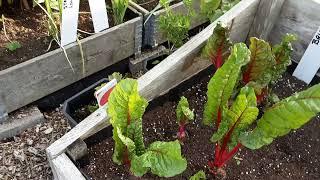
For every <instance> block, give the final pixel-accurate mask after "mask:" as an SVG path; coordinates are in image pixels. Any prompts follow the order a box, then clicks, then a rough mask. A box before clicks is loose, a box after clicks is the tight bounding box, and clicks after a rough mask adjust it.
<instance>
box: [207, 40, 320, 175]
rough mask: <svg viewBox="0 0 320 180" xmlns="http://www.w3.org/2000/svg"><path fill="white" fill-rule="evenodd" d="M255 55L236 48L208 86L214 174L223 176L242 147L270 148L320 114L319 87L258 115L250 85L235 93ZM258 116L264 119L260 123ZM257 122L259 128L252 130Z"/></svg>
mask: <svg viewBox="0 0 320 180" xmlns="http://www.w3.org/2000/svg"><path fill="white" fill-rule="evenodd" d="M252 40H253V39H252ZM253 41H255V40H253ZM282 44H283V43H282ZM276 47H280V46H276ZM251 48H252V47H251ZM276 49H277V50H279V48H276ZM251 51H252V50H251ZM253 52H254V51H253ZM252 55H253V54H252V52H250V50H249V49H248V48H247V47H246V45H245V44H242V43H238V44H235V45H234V46H233V48H232V51H231V55H230V56H229V58H228V60H227V61H225V63H224V64H223V66H222V67H221V68H219V69H218V70H217V72H216V73H215V75H214V76H213V77H212V79H211V80H210V81H209V84H208V92H207V96H208V98H207V103H206V105H205V110H204V120H203V123H204V124H206V125H210V126H215V127H216V129H217V130H216V132H215V133H214V134H213V136H212V137H211V139H210V140H211V142H213V143H214V144H215V152H214V160H213V161H210V162H209V167H210V171H211V172H213V173H217V172H222V169H223V167H224V166H225V165H226V162H227V161H228V160H230V159H231V158H232V157H233V156H234V155H235V154H236V153H237V151H238V150H239V148H240V147H242V146H245V147H247V148H250V149H258V148H261V147H262V146H264V145H268V144H270V143H271V142H272V141H273V140H274V139H275V138H277V137H280V136H284V135H286V134H288V133H289V132H290V131H291V130H294V129H298V128H299V127H301V126H302V125H304V124H305V123H307V122H308V121H309V120H310V119H311V118H312V117H313V116H316V115H317V113H319V112H320V85H316V86H314V87H311V88H309V89H308V90H306V91H303V92H300V93H297V94H295V95H293V96H291V97H288V98H286V99H284V100H282V101H280V102H278V103H276V104H274V105H272V106H271V107H270V108H268V109H266V110H265V112H259V109H258V108H257V105H258V104H257V97H256V93H255V89H254V88H253V87H252V86H250V85H249V84H247V85H246V86H244V87H242V88H241V90H240V91H239V92H237V91H236V87H237V85H238V81H239V80H240V79H241V74H242V71H241V69H242V68H243V67H246V66H247V65H248V64H250V57H251V58H252ZM264 55H265V56H267V55H268V54H264ZM234 95H235V96H234ZM233 97H235V98H233ZM259 113H263V115H262V117H261V118H260V119H259V120H257V117H258V115H259ZM255 122H257V124H256V126H254V127H253V128H252V129H250V127H252V126H253V124H255Z"/></svg>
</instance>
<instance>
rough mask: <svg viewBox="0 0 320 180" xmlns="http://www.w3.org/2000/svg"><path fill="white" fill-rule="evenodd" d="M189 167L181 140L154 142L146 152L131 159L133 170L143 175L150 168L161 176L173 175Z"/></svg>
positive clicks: (136, 173) (138, 174) (136, 174)
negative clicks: (183, 153) (182, 151)
mask: <svg viewBox="0 0 320 180" xmlns="http://www.w3.org/2000/svg"><path fill="white" fill-rule="evenodd" d="M186 168H187V160H186V159H185V158H183V157H182V155H181V146H180V143H179V141H177V140H176V141H172V142H159V141H156V142H154V143H152V144H151V145H150V146H149V148H148V149H147V150H146V152H145V153H144V154H143V155H141V156H136V157H135V158H133V159H132V161H131V168H130V170H131V172H133V173H134V175H135V176H139V177H141V176H143V175H144V174H145V173H146V172H147V171H149V169H150V170H151V172H152V173H153V174H155V175H158V176H159V177H173V176H175V175H178V174H180V173H182V172H183V171H184V170H185V169H186Z"/></svg>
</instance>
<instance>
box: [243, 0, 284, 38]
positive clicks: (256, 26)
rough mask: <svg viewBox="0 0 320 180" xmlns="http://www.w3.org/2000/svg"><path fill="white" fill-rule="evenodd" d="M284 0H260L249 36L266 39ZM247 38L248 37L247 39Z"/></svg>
mask: <svg viewBox="0 0 320 180" xmlns="http://www.w3.org/2000/svg"><path fill="white" fill-rule="evenodd" d="M284 1H285V0H261V1H260V3H259V6H258V10H257V13H256V16H255V18H254V20H253V24H252V28H251V29H250V32H249V37H258V38H261V39H267V38H268V37H269V34H270V32H271V30H272V29H273V27H274V25H275V23H276V22H277V19H278V18H279V15H280V12H281V9H282V6H283V3H284ZM248 40H249V39H248Z"/></svg>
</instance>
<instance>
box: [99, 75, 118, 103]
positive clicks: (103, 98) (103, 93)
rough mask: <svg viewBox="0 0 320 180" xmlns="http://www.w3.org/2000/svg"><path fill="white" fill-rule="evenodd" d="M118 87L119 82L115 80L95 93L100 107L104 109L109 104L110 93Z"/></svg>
mask: <svg viewBox="0 0 320 180" xmlns="http://www.w3.org/2000/svg"><path fill="white" fill-rule="evenodd" d="M116 85H117V80H116V79H113V80H111V81H110V82H108V83H107V84H106V85H104V86H103V87H102V88H100V89H99V90H98V91H96V92H95V93H94V96H95V97H96V99H97V101H98V105H99V107H103V106H104V105H105V104H107V102H108V99H109V96H110V93H111V91H112V90H113V88H114V87H115V86H116Z"/></svg>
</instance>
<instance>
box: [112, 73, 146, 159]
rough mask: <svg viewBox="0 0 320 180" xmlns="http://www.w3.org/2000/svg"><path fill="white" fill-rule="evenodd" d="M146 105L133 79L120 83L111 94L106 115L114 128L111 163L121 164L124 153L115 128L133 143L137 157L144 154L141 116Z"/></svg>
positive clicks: (123, 147) (124, 148)
mask: <svg viewBox="0 0 320 180" xmlns="http://www.w3.org/2000/svg"><path fill="white" fill-rule="evenodd" d="M147 105H148V102H147V101H146V100H145V99H144V98H142V97H141V96H140V95H139V94H138V83H137V81H136V80H134V79H125V80H122V81H120V82H119V83H118V84H117V86H116V87H115V88H114V89H113V91H112V92H111V94H110V97H109V102H108V115H109V116H110V122H111V124H112V126H113V128H114V130H113V138H114V140H115V149H114V154H113V161H114V162H116V163H117V164H122V161H123V155H124V154H123V153H125V151H126V147H125V145H124V144H123V142H122V141H121V140H120V138H119V135H118V132H117V128H119V129H120V130H121V132H122V133H123V135H124V136H125V137H128V138H130V139H131V140H133V141H134V143H135V146H136V153H137V154H138V155H140V154H142V153H143V152H144V149H145V148H144V143H143V137H142V136H143V134H142V116H143V114H144V111H145V109H146V107H147Z"/></svg>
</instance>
